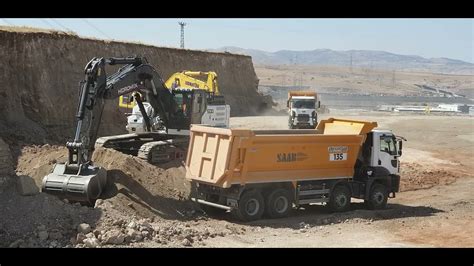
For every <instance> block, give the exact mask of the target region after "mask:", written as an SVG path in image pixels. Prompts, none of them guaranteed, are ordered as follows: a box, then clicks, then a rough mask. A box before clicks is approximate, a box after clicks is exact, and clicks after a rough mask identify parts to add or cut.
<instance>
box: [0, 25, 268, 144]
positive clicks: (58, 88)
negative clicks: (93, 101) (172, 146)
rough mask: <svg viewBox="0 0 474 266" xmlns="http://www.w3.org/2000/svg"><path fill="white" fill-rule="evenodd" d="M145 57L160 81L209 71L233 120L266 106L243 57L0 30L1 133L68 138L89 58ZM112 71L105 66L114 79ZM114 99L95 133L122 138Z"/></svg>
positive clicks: (37, 140)
mask: <svg viewBox="0 0 474 266" xmlns="http://www.w3.org/2000/svg"><path fill="white" fill-rule="evenodd" d="M131 55H140V56H145V57H146V58H147V59H148V61H149V62H150V63H151V64H152V65H154V66H156V67H157V70H158V72H159V73H160V74H161V76H162V78H163V79H164V80H166V79H167V78H168V77H170V76H171V74H172V73H175V72H178V71H183V70H192V71H198V70H199V71H211V70H212V71H215V72H216V73H217V74H218V76H219V89H220V91H221V92H222V94H223V95H224V97H225V99H226V101H227V102H228V103H229V104H230V105H231V112H232V115H233V116H235V115H255V114H258V113H260V112H261V111H263V110H265V109H267V108H271V106H268V103H267V102H266V101H265V99H264V97H263V96H262V95H260V94H258V92H257V87H258V78H257V76H256V74H255V70H254V67H253V64H252V59H251V57H249V56H244V55H235V54H229V53H213V52H204V51H194V50H184V49H174V48H163V47H155V46H150V45H143V44H136V43H125V42H116V41H112V42H106V41H102V40H93V39H84V38H80V37H78V36H75V35H70V34H62V33H58V32H41V31H36V32H35V31H31V32H27V31H25V30H22V31H20V32H14V31H12V29H11V28H9V29H2V28H1V27H0V58H1V64H0V88H1V89H0V135H1V136H2V137H7V138H10V139H12V141H13V140H19V141H28V142H31V143H50V144H51V143H53V142H52V141H60V142H61V143H62V142H64V141H65V138H67V137H69V136H70V135H71V134H72V128H73V122H74V113H75V111H76V106H77V98H78V88H79V85H78V83H79V81H81V80H82V79H83V78H84V73H83V69H84V66H85V65H86V63H87V62H88V61H89V60H90V59H92V58H94V57H126V56H131ZM116 69H117V68H116V67H110V68H109V69H108V70H107V71H108V73H109V74H112V73H113V72H114V71H115V70H116ZM117 101H118V100H110V101H108V102H107V103H106V106H105V109H104V116H103V124H102V125H101V132H100V133H99V135H102V136H103V135H113V134H118V133H124V131H125V124H126V119H125V115H124V114H123V113H122V112H120V110H119V109H118V107H117Z"/></svg>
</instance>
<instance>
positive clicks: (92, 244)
mask: <svg viewBox="0 0 474 266" xmlns="http://www.w3.org/2000/svg"><path fill="white" fill-rule="evenodd" d="M83 243H84V245H86V247H88V248H96V247H98V246H100V242H99V240H98V239H97V238H95V237H94V238H86V239H84V241H83Z"/></svg>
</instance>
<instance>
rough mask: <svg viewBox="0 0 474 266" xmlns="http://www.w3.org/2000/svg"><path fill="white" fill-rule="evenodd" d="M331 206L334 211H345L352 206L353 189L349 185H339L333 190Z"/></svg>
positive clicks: (330, 200)
mask: <svg viewBox="0 0 474 266" xmlns="http://www.w3.org/2000/svg"><path fill="white" fill-rule="evenodd" d="M328 206H329V208H330V210H331V211H333V212H345V211H348V210H349V208H350V207H351V191H350V190H349V188H348V187H347V186H344V185H338V186H336V187H335V188H334V189H333V191H332V192H331V196H330V199H329V204H328Z"/></svg>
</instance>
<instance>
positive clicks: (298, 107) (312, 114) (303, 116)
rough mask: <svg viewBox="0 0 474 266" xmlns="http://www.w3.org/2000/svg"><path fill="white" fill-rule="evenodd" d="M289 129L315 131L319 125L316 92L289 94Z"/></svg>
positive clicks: (293, 92)
mask: <svg viewBox="0 0 474 266" xmlns="http://www.w3.org/2000/svg"><path fill="white" fill-rule="evenodd" d="M287 107H288V115H289V117H288V128H289V129H299V128H307V129H314V128H316V126H317V125H318V113H317V108H319V107H320V102H319V100H318V95H317V94H316V92H314V91H290V92H288V102H287Z"/></svg>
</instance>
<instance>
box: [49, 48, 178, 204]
mask: <svg viewBox="0 0 474 266" xmlns="http://www.w3.org/2000/svg"><path fill="white" fill-rule="evenodd" d="M106 65H124V66H123V67H121V68H120V69H119V70H118V71H117V72H116V73H114V74H112V75H110V76H109V77H107V75H106V71H105V66H106ZM84 72H85V78H84V80H83V81H82V82H81V84H80V95H79V103H78V108H77V113H76V121H77V123H76V131H75V134H74V139H73V141H69V142H67V143H66V147H67V148H68V150H69V156H68V162H67V163H66V164H57V165H56V166H55V168H54V170H53V173H51V174H49V175H47V176H46V177H45V178H44V179H43V186H42V188H43V191H44V192H48V193H51V194H57V195H62V196H64V197H67V198H68V199H73V200H77V201H86V202H92V201H95V199H96V198H97V197H98V196H99V195H100V193H101V192H102V190H103V187H104V186H105V182H106V172H105V169H103V168H100V167H94V166H93V165H92V162H91V158H92V153H93V151H94V145H95V141H96V139H97V134H98V131H99V126H100V123H101V117H102V112H103V109H104V105H105V100H106V99H115V98H117V97H119V96H121V95H124V94H127V93H134V92H140V93H141V94H145V95H147V100H148V102H149V103H150V104H151V106H152V107H153V109H154V110H156V111H157V112H158V115H159V117H160V119H161V120H162V121H163V124H164V125H165V127H166V128H168V127H169V126H172V124H171V123H170V122H171V121H173V119H172V115H173V113H174V112H175V110H176V109H177V105H176V103H175V101H174V100H173V95H172V93H171V92H170V91H169V90H168V89H166V87H165V85H164V82H163V80H162V79H161V77H160V75H159V74H158V73H157V72H156V70H155V69H154V68H153V67H152V66H151V65H149V64H148V63H147V62H146V59H145V58H140V57H129V58H107V59H105V58H93V59H92V60H91V61H89V63H88V64H87V65H86V67H85V70H84ZM137 104H138V105H139V107H140V111H141V113H142V115H143V117H145V118H148V116H147V114H146V112H145V109H144V107H143V104H142V102H141V100H140V98H139V97H137ZM146 123H147V128H148V130H150V121H149V120H147V122H146Z"/></svg>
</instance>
